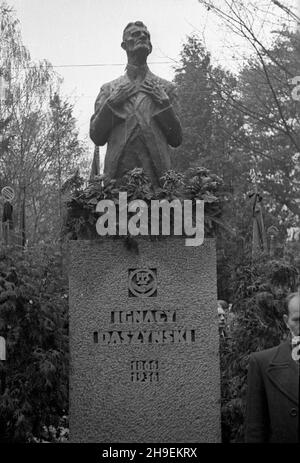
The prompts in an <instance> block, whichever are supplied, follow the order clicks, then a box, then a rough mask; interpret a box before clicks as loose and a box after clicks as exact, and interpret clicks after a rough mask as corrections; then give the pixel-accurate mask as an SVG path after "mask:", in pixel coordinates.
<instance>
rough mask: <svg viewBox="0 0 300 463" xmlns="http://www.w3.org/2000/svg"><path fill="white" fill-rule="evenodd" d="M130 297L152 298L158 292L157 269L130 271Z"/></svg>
mask: <svg viewBox="0 0 300 463" xmlns="http://www.w3.org/2000/svg"><path fill="white" fill-rule="evenodd" d="M128 289H129V296H134V297H150V296H155V295H156V291H157V277H156V269H150V268H139V269H135V270H129V281H128Z"/></svg>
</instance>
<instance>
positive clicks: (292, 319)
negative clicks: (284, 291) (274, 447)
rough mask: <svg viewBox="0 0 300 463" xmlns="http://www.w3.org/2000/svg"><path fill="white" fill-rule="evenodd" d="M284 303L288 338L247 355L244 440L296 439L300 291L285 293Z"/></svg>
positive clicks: (290, 441)
mask: <svg viewBox="0 0 300 463" xmlns="http://www.w3.org/2000/svg"><path fill="white" fill-rule="evenodd" d="M285 306H286V307H285V310H286V313H285V314H284V321H285V323H286V325H287V327H288V329H289V331H290V334H291V336H290V339H289V341H286V342H284V343H282V344H280V345H279V346H277V347H273V348H272V349H267V350H263V351H261V352H256V353H254V354H252V355H251V357H250V363H249V370H248V394H247V417H246V438H245V441H246V442H247V443H250V442H251V443H253V442H257V443H259V442H280V443H292V442H299V409H298V407H299V405H298V404H299V355H297V354H296V353H297V351H298V352H299V319H300V293H299V292H298V293H293V294H291V295H289V296H288V298H287V299H286V304H285ZM297 345H298V347H297Z"/></svg>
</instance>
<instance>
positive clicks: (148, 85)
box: [140, 80, 170, 108]
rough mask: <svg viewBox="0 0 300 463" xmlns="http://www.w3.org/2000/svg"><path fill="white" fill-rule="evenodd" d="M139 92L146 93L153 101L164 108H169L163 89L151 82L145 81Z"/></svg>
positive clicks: (168, 101)
mask: <svg viewBox="0 0 300 463" xmlns="http://www.w3.org/2000/svg"><path fill="white" fill-rule="evenodd" d="M140 90H141V91H143V92H145V93H148V94H149V95H151V96H152V98H153V100H154V101H155V102H156V103H157V104H158V105H159V106H162V107H164V108H166V107H168V106H170V100H169V97H168V95H167V94H166V92H165V91H164V89H163V88H162V87H161V86H160V85H158V84H155V83H153V82H150V81H148V80H145V82H143V84H142V85H141V88H140Z"/></svg>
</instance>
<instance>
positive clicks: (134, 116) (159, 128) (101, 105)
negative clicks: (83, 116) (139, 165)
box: [90, 67, 182, 178]
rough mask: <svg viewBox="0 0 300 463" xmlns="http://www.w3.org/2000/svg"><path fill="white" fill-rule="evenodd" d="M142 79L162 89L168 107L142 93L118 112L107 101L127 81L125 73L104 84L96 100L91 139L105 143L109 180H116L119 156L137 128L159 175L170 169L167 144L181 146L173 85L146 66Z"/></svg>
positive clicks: (105, 167) (134, 96) (106, 168)
mask: <svg viewBox="0 0 300 463" xmlns="http://www.w3.org/2000/svg"><path fill="white" fill-rule="evenodd" d="M145 78H147V80H150V81H152V82H153V83H154V84H156V85H157V84H158V85H160V86H162V87H163V89H164V90H165V92H166V93H167V95H168V97H169V99H170V103H171V104H170V106H169V107H168V108H165V109H163V110H161V108H159V107H158V106H157V104H156V103H155V102H154V101H153V99H152V98H151V97H150V95H148V94H147V93H144V92H142V91H141V92H138V93H137V94H136V95H133V96H132V97H130V98H129V99H128V100H127V101H126V102H125V103H123V104H122V105H120V107H118V108H117V109H115V108H112V107H111V106H110V105H109V104H108V102H107V99H108V97H109V96H110V95H111V93H112V92H113V90H114V89H115V88H116V87H118V86H119V85H120V84H125V83H127V82H129V81H130V79H129V76H128V74H127V73H126V74H125V75H124V76H121V77H119V78H118V79H116V80H113V81H112V82H109V83H106V84H104V85H103V87H102V88H101V90H100V93H99V95H98V97H97V99H96V103H95V113H94V115H93V116H92V118H91V124H90V137H91V139H92V140H93V142H94V143H95V144H96V145H97V146H99V145H100V146H102V145H104V144H105V143H108V146H107V151H106V157H105V165H104V172H105V173H106V174H107V175H109V176H110V177H111V178H116V173H117V167H118V163H119V160H120V156H121V155H122V153H123V151H124V148H125V146H126V144H127V143H128V141H129V140H130V137H131V136H132V134H133V132H134V131H135V130H136V129H137V128H138V130H140V131H141V133H142V135H143V138H144V140H145V144H146V148H147V153H148V154H147V155H148V156H149V153H150V156H151V159H152V162H153V164H154V167H155V170H156V172H157V175H158V176H161V175H162V174H163V173H164V172H165V171H167V170H168V169H170V154H169V147H168V145H170V146H173V147H176V146H179V145H180V144H181V140H182V134H181V127H180V122H179V120H178V118H177V116H176V113H175V110H174V103H175V100H176V92H175V85H174V84H172V83H171V82H168V81H167V80H164V79H161V78H160V77H158V76H156V75H154V74H153V73H152V72H151V71H150V70H149V68H148V67H146V74H145Z"/></svg>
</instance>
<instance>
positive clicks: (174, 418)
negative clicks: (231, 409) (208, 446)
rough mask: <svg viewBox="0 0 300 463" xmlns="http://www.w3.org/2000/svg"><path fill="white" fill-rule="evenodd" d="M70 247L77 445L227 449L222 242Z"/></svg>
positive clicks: (106, 242)
mask: <svg viewBox="0 0 300 463" xmlns="http://www.w3.org/2000/svg"><path fill="white" fill-rule="evenodd" d="M137 241H138V251H139V252H138V254H137V253H136V252H133V251H132V250H130V249H127V248H126V247H125V246H124V240H122V239H113V238H106V239H105V238H101V239H98V240H94V241H84V240H83V241H72V242H71V243H70V251H71V263H70V352H71V374H70V438H71V441H72V442H112V443H113V442H134V443H139V442H141V443H147V442H160V443H167V442H168V443H173V442H174V443H175V442H178V443H188V442H197V443H198V442H199V443H201V442H220V440H221V436H220V370H219V339H218V320H217V292H216V257H215V241H214V240H213V239H206V240H205V242H204V244H203V245H202V246H199V247H187V246H185V245H184V242H185V240H184V239H183V238H182V237H168V238H163V239H159V240H156V241H151V240H149V239H147V238H139V239H137Z"/></svg>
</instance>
